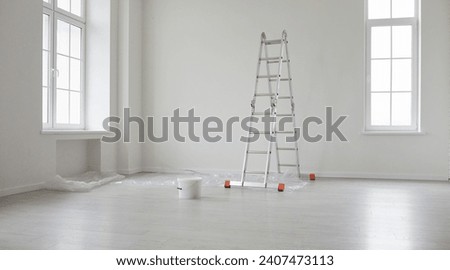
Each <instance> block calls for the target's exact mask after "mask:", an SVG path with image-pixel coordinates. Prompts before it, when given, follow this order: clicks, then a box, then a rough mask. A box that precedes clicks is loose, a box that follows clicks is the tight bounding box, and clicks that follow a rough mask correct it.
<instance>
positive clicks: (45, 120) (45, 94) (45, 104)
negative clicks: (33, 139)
mask: <svg viewBox="0 0 450 270" xmlns="http://www.w3.org/2000/svg"><path fill="white" fill-rule="evenodd" d="M42 123H48V89H47V87H43V88H42Z"/></svg>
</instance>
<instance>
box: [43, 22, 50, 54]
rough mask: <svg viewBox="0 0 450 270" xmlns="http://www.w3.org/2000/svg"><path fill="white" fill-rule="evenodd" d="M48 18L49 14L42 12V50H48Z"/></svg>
mask: <svg viewBox="0 0 450 270" xmlns="http://www.w3.org/2000/svg"><path fill="white" fill-rule="evenodd" d="M49 20H50V18H49V16H48V15H46V14H44V17H43V22H42V49H44V50H49V47H48V39H49V35H48V33H49V29H48V27H49V23H48V22H49Z"/></svg>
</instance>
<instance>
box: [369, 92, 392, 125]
mask: <svg viewBox="0 0 450 270" xmlns="http://www.w3.org/2000/svg"><path fill="white" fill-rule="evenodd" d="M371 98H372V99H371V101H372V104H371V109H372V110H371V117H372V119H371V122H372V125H373V126H389V125H390V123H391V120H390V117H391V101H390V99H391V97H390V94H389V93H372V94H371Z"/></svg>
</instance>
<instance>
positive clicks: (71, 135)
mask: <svg viewBox="0 0 450 270" xmlns="http://www.w3.org/2000/svg"><path fill="white" fill-rule="evenodd" d="M41 134H42V135H46V136H47V135H48V136H54V137H55V138H56V139H60V140H91V139H101V138H102V137H103V136H107V135H110V134H111V132H108V131H105V130H57V129H44V130H42V131H41Z"/></svg>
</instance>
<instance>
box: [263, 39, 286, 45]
mask: <svg viewBox="0 0 450 270" xmlns="http://www.w3.org/2000/svg"><path fill="white" fill-rule="evenodd" d="M281 41H283V40H282V39H274V40H266V41H265V42H264V44H266V45H276V44H281Z"/></svg>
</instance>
